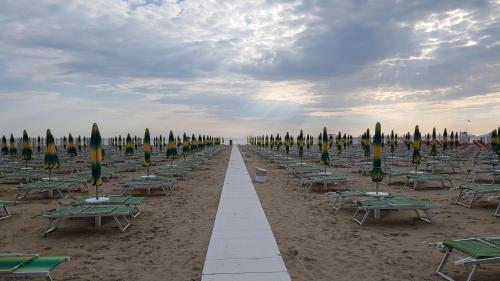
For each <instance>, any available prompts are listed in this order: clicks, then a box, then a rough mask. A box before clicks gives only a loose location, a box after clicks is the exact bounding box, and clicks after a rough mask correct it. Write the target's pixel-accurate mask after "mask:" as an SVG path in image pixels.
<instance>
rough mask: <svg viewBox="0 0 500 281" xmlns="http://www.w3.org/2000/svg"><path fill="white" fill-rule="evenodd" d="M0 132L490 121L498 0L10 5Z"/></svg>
mask: <svg viewBox="0 0 500 281" xmlns="http://www.w3.org/2000/svg"><path fill="white" fill-rule="evenodd" d="M0 26H2V28H0V100H1V102H0V120H1V122H0V134H10V133H14V134H16V135H20V134H21V132H22V130H23V129H27V130H28V133H30V134H31V135H38V134H40V135H42V134H44V132H45V130H46V129H47V128H50V129H51V130H52V132H53V133H54V134H55V135H63V134H67V133H69V132H71V133H73V134H87V135H89V134H90V130H91V126H92V123H93V122H97V123H98V124H99V127H100V131H101V134H102V135H104V136H112V135H117V134H126V133H128V132H131V133H132V134H137V135H140V134H143V132H144V129H145V128H146V127H149V128H150V130H151V132H152V134H153V135H157V134H166V133H167V132H168V130H173V131H174V133H175V132H177V133H181V132H183V131H186V132H195V133H202V134H211V135H223V136H226V137H244V136H247V135H258V134H264V133H276V132H284V131H286V130H289V131H290V132H294V133H298V130H299V129H301V128H302V129H304V131H305V132H310V133H313V134H315V135H316V134H317V133H319V132H320V131H321V129H322V127H323V126H326V127H327V128H328V129H329V130H331V131H332V132H337V131H339V130H340V131H342V132H348V133H350V134H353V135H355V136H356V135H359V134H361V132H362V131H363V130H365V129H366V128H367V127H369V128H374V126H375V123H376V122H381V124H382V129H383V130H384V131H389V130H391V129H393V130H395V131H396V132H406V131H413V128H414V126H415V125H417V124H418V125H420V128H421V131H423V132H424V133H425V132H428V131H431V130H432V127H436V128H437V130H438V132H440V131H442V130H443V129H444V128H445V127H446V128H448V131H450V130H455V131H465V129H466V120H470V122H469V123H467V129H468V131H469V133H472V134H483V133H486V132H489V131H491V130H492V129H493V128H495V127H497V126H499V125H500V123H499V122H498V120H500V0H490V1H475V0H463V1H462V0H450V1H446V0H440V1H436V0H421V1H400V0H393V1H390V0H387V1H381V0H373V1H361V0H352V1H345V0H338V1H337V0H309V1H305V0H304V1H297V0H286V1H285V0H283V1H280V0H245V1H236V0H228V1H226V0H200V1H195V0H177V1H171V0H169V1H161V0H156V1H154V0H129V1H124V0H93V1H88V0H71V1H64V0H59V1H56V0H37V1H28V0H5V1H2V5H0Z"/></svg>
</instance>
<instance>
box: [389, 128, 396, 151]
mask: <svg viewBox="0 0 500 281" xmlns="http://www.w3.org/2000/svg"><path fill="white" fill-rule="evenodd" d="M389 141H390V142H389V143H390V144H391V157H392V158H394V149H395V142H394V130H391V135H390V137H389Z"/></svg>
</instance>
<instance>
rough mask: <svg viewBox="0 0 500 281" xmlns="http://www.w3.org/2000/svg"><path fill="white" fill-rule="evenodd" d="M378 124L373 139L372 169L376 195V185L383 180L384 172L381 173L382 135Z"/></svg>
mask: <svg viewBox="0 0 500 281" xmlns="http://www.w3.org/2000/svg"><path fill="white" fill-rule="evenodd" d="M381 130H382V129H381V126H380V123H379V122H377V124H376V125H375V136H374V139H373V169H372V182H375V183H376V188H377V194H378V185H379V183H380V182H382V180H383V179H384V172H383V171H382V134H381Z"/></svg>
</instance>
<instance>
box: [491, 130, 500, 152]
mask: <svg viewBox="0 0 500 281" xmlns="http://www.w3.org/2000/svg"><path fill="white" fill-rule="evenodd" d="M490 143H491V149H492V150H493V152H494V153H496V152H497V146H498V134H497V129H494V130H493V131H491V140H490Z"/></svg>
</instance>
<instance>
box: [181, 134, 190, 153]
mask: <svg viewBox="0 0 500 281" xmlns="http://www.w3.org/2000/svg"><path fill="white" fill-rule="evenodd" d="M189 148H190V147H189V141H188V137H187V135H186V133H184V134H183V135H182V156H184V158H186V155H187V154H188V153H189Z"/></svg>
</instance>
